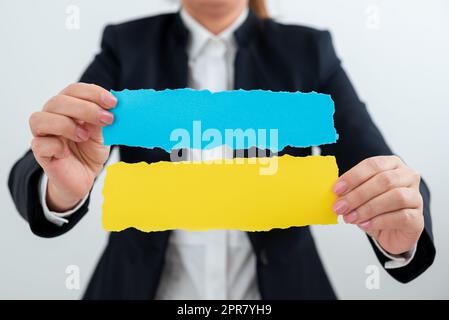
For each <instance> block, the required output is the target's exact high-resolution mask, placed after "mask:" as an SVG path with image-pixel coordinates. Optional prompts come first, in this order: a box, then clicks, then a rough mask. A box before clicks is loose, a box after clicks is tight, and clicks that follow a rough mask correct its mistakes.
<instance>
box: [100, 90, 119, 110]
mask: <svg viewBox="0 0 449 320" xmlns="http://www.w3.org/2000/svg"><path fill="white" fill-rule="evenodd" d="M101 100H102V101H103V102H104V104H105V105H106V106H108V107H114V106H115V104H116V103H117V98H116V97H114V96H113V95H112V94H110V93H102V94H101Z"/></svg>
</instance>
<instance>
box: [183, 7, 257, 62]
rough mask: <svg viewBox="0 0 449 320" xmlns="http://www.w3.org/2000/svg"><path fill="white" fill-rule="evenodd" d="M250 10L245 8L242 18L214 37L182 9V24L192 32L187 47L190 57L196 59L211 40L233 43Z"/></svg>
mask: <svg viewBox="0 0 449 320" xmlns="http://www.w3.org/2000/svg"><path fill="white" fill-rule="evenodd" d="M248 14H249V10H248V8H245V10H243V12H242V13H241V14H240V16H239V17H238V18H237V19H236V20H235V21H234V22H233V23H232V24H231V25H230V26H229V27H227V28H226V29H225V30H223V31H222V32H220V33H219V34H218V35H214V34H213V33H212V32H210V31H209V30H207V29H206V28H205V27H203V26H202V25H201V24H200V23H199V22H198V21H196V20H195V19H194V18H193V17H192V16H191V15H190V14H189V13H187V11H186V10H184V9H183V8H181V12H180V16H181V19H182V22H183V23H184V25H185V26H186V28H187V30H189V32H190V41H189V45H188V47H187V50H188V51H189V55H190V56H191V57H192V58H196V57H197V56H198V54H199V53H200V52H201V50H202V49H203V47H204V46H205V44H206V43H207V41H208V40H209V39H219V40H222V41H225V42H226V43H230V42H231V41H233V33H234V31H235V30H237V29H238V28H239V27H240V26H241V25H242V24H243V22H244V21H245V20H246V18H247V17H248Z"/></svg>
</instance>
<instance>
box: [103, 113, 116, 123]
mask: <svg viewBox="0 0 449 320" xmlns="http://www.w3.org/2000/svg"><path fill="white" fill-rule="evenodd" d="M112 121H114V115H113V114H112V113H110V112H107V111H102V112H101V116H100V122H101V123H104V124H111V123H112Z"/></svg>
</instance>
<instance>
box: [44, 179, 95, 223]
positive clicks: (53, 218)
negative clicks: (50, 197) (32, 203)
mask: <svg viewBox="0 0 449 320" xmlns="http://www.w3.org/2000/svg"><path fill="white" fill-rule="evenodd" d="M47 184H48V177H47V175H46V174H43V175H42V176H41V178H40V180H39V199H40V202H41V205H42V210H43V212H44V216H45V218H46V219H47V220H48V221H50V222H51V223H54V224H55V225H57V226H62V225H63V224H64V223H68V222H69V220H67V219H65V218H67V217H69V216H70V215H71V214H73V213H74V212H76V211H77V210H78V209H79V208H81V207H82V205H83V204H84V203H85V202H86V200H87V198H88V196H89V194H87V195H86V196H85V197H84V199H83V200H81V201H80V203H78V205H77V206H76V207H75V208H73V209H71V210H68V211H66V212H55V211H51V210H50V209H49V208H48V206H47V201H46V198H47Z"/></svg>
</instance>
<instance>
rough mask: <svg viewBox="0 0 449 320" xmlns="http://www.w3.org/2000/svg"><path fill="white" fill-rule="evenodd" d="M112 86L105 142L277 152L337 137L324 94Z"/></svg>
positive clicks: (332, 141) (332, 106)
mask: <svg viewBox="0 0 449 320" xmlns="http://www.w3.org/2000/svg"><path fill="white" fill-rule="evenodd" d="M111 92H112V94H113V95H114V96H115V97H117V99H118V103H117V106H116V107H115V108H114V109H112V112H113V113H114V116H115V120H114V123H113V124H112V125H109V126H106V127H104V128H103V135H104V142H105V145H127V146H139V147H146V148H154V147H160V148H163V149H164V150H166V151H170V150H172V149H181V148H195V149H208V148H213V147H216V146H219V145H222V144H228V146H229V147H231V148H233V149H243V148H250V147H259V148H268V149H271V150H272V151H273V152H277V151H279V150H282V149H283V148H284V147H285V146H289V145H290V146H294V147H309V146H318V145H323V144H329V143H334V142H336V140H337V138H338V135H337V133H336V130H335V128H334V121H333V114H334V102H333V100H332V99H331V97H330V96H329V95H326V94H319V93H315V92H311V93H301V92H272V91H264V90H251V91H245V90H235V91H223V92H217V93H211V92H209V91H207V90H200V91H198V90H193V89H176V90H163V91H155V90H152V89H142V90H123V91H111ZM239 129H240V130H239ZM232 134H234V137H232ZM239 134H243V135H244V139H243V140H242V139H239V138H238V137H237V136H238V135H239ZM264 134H265V137H264ZM236 137H237V138H236ZM232 139H234V140H233V143H232V142H230V140H232Z"/></svg>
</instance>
